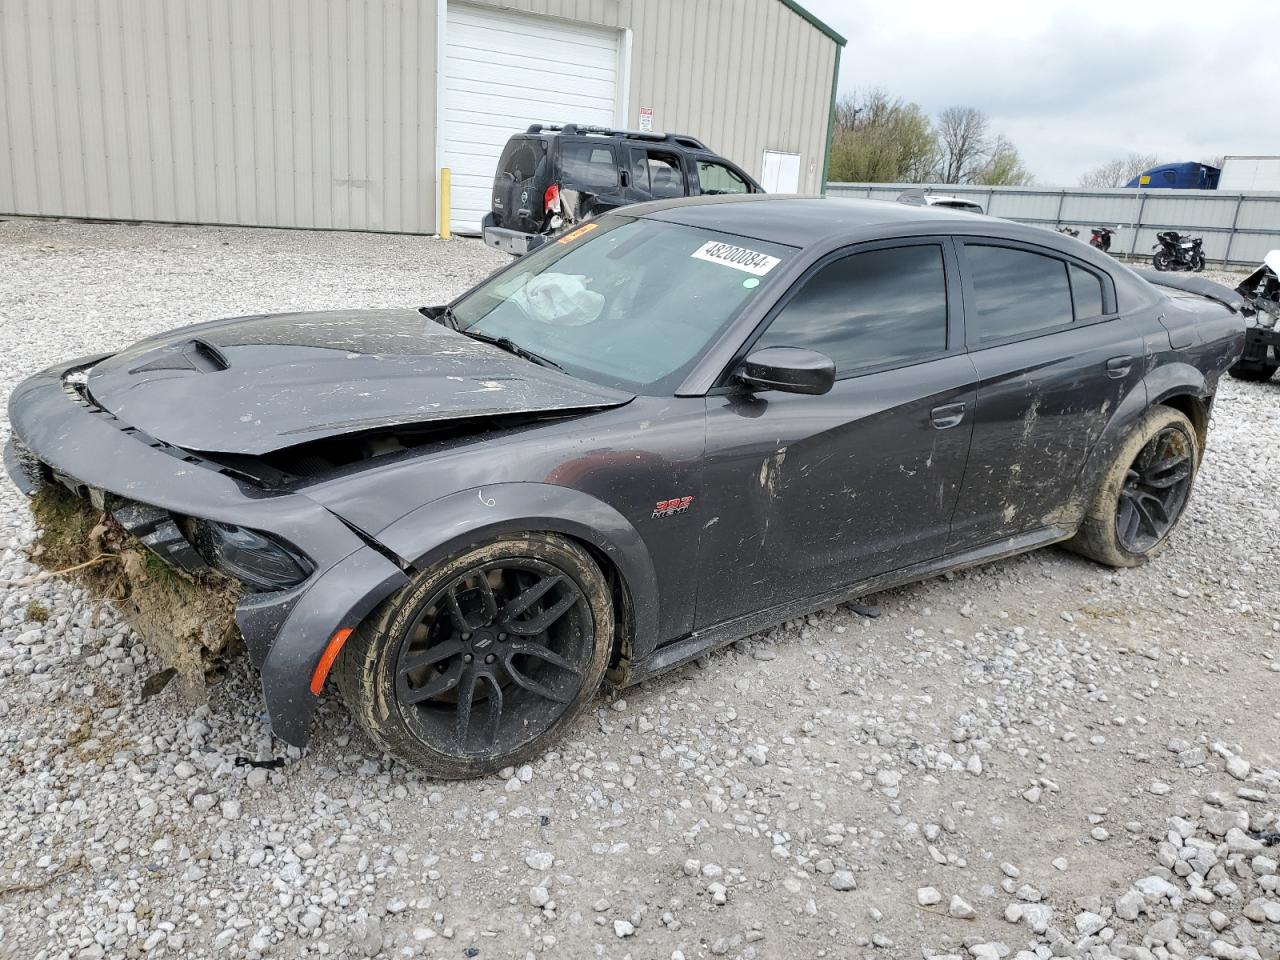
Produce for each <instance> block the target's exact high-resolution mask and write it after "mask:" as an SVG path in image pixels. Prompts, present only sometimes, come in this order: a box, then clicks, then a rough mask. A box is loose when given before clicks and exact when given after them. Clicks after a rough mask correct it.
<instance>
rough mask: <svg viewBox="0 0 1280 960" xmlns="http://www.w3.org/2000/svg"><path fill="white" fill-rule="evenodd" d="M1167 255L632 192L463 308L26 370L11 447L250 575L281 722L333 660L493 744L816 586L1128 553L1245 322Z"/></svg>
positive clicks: (452, 754) (242, 580)
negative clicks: (1051, 548)
mask: <svg viewBox="0 0 1280 960" xmlns="http://www.w3.org/2000/svg"><path fill="white" fill-rule="evenodd" d="M1161 283H1163V284H1166V285H1165V286H1155V285H1153V284H1152V283H1151V282H1148V280H1146V279H1144V278H1142V277H1140V276H1139V275H1138V274H1136V273H1135V272H1134V271H1132V270H1130V269H1128V268H1127V267H1125V266H1123V265H1121V264H1119V263H1117V262H1116V261H1114V260H1112V259H1110V258H1108V257H1107V256H1105V255H1104V254H1102V253H1100V252H1099V251H1096V250H1093V249H1092V248H1090V247H1089V246H1087V245H1085V244H1083V243H1080V242H1078V241H1076V240H1072V239H1070V238H1067V237H1062V236H1060V235H1058V234H1055V233H1052V232H1049V231H1046V230H1042V229H1038V228H1034V227H1027V226H1021V225H1018V224H1015V223H1010V222H1007V221H1003V220H997V219H991V218H987V217H982V216H974V215H972V214H965V213H953V212H949V211H945V210H942V209H939V208H937V207H911V206H905V205H901V204H893V203H882V202H874V201H850V200H835V199H817V198H814V199H802V198H788V197H745V198H737V197H735V198H728V197H723V198H698V199H691V200H678V201H669V202H660V203H652V204H643V205H639V206H633V207H628V208H626V209H625V210H624V211H622V212H620V213H617V214H611V215H607V216H604V217H602V218H601V219H598V220H595V221H591V222H588V223H586V224H584V225H582V226H580V227H578V228H576V229H575V230H573V231H572V232H570V233H568V234H566V235H565V236H563V237H561V238H559V239H558V240H556V241H555V242H553V243H550V244H547V245H546V246H545V247H543V248H541V249H539V250H538V251H536V252H535V253H533V254H531V255H529V256H528V257H525V258H523V259H520V260H518V261H515V262H513V263H512V264H510V265H509V266H507V267H506V268H504V269H502V270H500V271H498V272H497V273H495V274H493V275H492V276H491V277H490V278H489V279H487V280H485V281H484V282H483V283H481V284H480V285H478V286H477V287H475V288H474V289H473V290H471V291H469V292H468V293H466V294H464V295H463V296H461V297H459V298H458V299H457V300H455V301H454V302H453V303H450V304H448V305H438V306H430V307H424V308H422V309H411V308H406V309H404V310H368V311H354V310H353V311H336V312H327V313H303V314H283V315H272V316H255V317H241V318H236V319H230V320H219V321H215V322H212V323H203V324H198V325H195V326H190V327H185V328H182V329H180V330H175V331H173V332H171V333H167V334H163V335H161V336H157V337H152V338H150V339H147V340H144V341H142V342H140V343H137V344H135V345H133V346H131V347H128V348H126V349H123V350H121V351H120V352H118V353H114V354H110V355H107V356H94V357H85V358H81V359H78V360H73V361H70V362H67V363H63V364H61V365H59V366H57V367H54V368H52V369H49V370H46V371H44V372H42V373H38V374H36V375H35V376H33V377H31V378H30V379H28V380H26V381H25V382H24V383H22V384H21V385H20V386H19V387H18V388H17V389H16V390H15V391H14V392H13V394H12V397H11V399H10V403H9V416H10V420H11V423H12V428H13V437H12V439H11V441H10V444H9V446H8V448H7V450H6V452H5V462H6V465H7V466H8V469H9V472H10V474H11V475H12V476H13V478H14V480H15V482H16V483H17V484H18V485H19V486H20V487H22V488H23V489H24V490H25V491H27V492H35V491H36V490H37V489H38V488H39V487H40V485H42V484H59V485H61V486H63V487H65V488H66V489H68V490H70V491H72V492H73V493H74V494H76V495H78V496H80V497H83V498H85V499H86V500H89V501H91V502H92V503H93V504H95V505H96V506H98V507H100V508H101V509H104V510H105V511H107V512H109V513H111V514H112V515H113V516H114V517H115V518H116V519H117V520H118V521H119V522H120V523H121V524H123V525H124V526H125V527H126V528H127V529H128V530H129V531H130V533H132V534H133V535H134V536H136V537H137V539H138V540H140V541H141V542H142V543H143V544H145V545H146V547H147V548H149V549H150V550H151V551H153V552H154V553H155V554H157V555H158V556H159V557H160V558H161V559H163V560H164V561H166V562H167V563H168V564H170V565H171V566H173V567H175V568H178V569H180V570H183V571H187V572H189V573H191V574H192V575H194V576H197V577H207V576H210V575H213V576H225V577H229V578H232V579H234V580H235V581H238V582H239V584H240V585H241V588H242V590H243V593H242V598H241V599H240V601H239V604H238V606H237V608H236V621H237V624H238V626H239V628H240V631H241V632H242V634H243V635H244V638H245V640H246V641H247V646H248V649H249V653H250V656H251V657H252V660H253V662H254V664H255V665H256V667H257V668H258V670H259V671H260V672H261V677H262V687H263V693H264V695H265V699H266V706H267V710H268V713H269V715H270V718H271V725H272V728H273V730H274V732H275V733H276V734H277V735H278V736H280V737H281V738H283V739H284V740H285V741H287V742H289V743H293V744H299V745H300V744H303V743H305V742H306V740H307V737H308V730H309V726H310V721H311V718H312V714H313V711H314V709H315V705H316V703H317V700H318V697H319V696H320V695H321V694H322V693H323V689H324V687H325V684H326V682H327V680H329V679H330V677H332V679H334V680H335V681H336V684H337V687H338V688H339V690H340V691H341V693H342V695H343V697H344V698H345V699H346V702H347V703H348V705H349V707H350V709H351V711H352V713H353V714H354V715H355V716H356V717H357V718H358V719H359V720H360V722H361V723H362V724H363V725H364V727H365V729H366V730H367V731H368V733H369V735H370V737H371V738H372V739H373V741H374V742H375V743H376V744H377V745H378V746H379V747H381V748H384V749H386V750H388V751H391V752H393V753H395V754H397V755H398V756H400V757H402V758H404V759H405V760H407V761H410V762H412V763H415V764H417V765H418V766H420V767H421V768H422V769H424V770H426V771H427V772H429V773H431V774H433V775H439V776H448V777H456V776H469V775H476V774H480V773H484V772H487V771H492V770H496V769H498V768H500V767H503V766H507V765H509V764H513V763H518V762H521V761H522V760H524V759H525V758H528V757H531V756H534V755H536V754H537V753H538V752H540V751H543V750H545V749H547V747H548V746H549V745H550V744H552V743H553V742H554V741H555V739H556V738H557V737H559V736H560V735H561V734H562V732H563V731H564V730H565V728H566V726H567V725H568V724H570V723H571V722H572V721H573V720H574V718H575V717H576V716H577V715H578V714H579V713H581V712H582V711H583V710H584V709H585V708H586V706H587V705H588V704H589V703H590V701H591V699H592V697H593V696H594V694H595V693H596V691H597V689H598V688H599V686H600V684H601V683H602V682H603V681H604V680H605V679H606V677H608V678H609V680H611V681H612V682H613V683H616V684H619V685H626V684H633V683H636V682H638V681H641V680H644V679H645V678H648V677H651V676H654V675H655V674H657V673H660V672H662V671H664V670H667V669H670V668H672V667H675V666H677V665H679V664H682V663H685V662H686V661H689V660H690V659H692V658H695V657H698V656H700V655H702V654H704V653H706V652H707V651H708V650H710V649H712V648H715V647H718V646H720V645H722V644H725V643H728V642H730V641H732V640H735V639H737V638H739V637H742V636H744V635H746V634H749V633H752V632H753V631H757V630H761V629H763V628H766V627H768V626H770V625H772V624H776V623H778V622H780V621H782V620H785V619H788V618H791V617H795V616H797V615H800V614H803V613H805V612H807V611H811V610H814V609H816V608H820V607H824V606H828V605H830V604H833V603H838V602H840V601H842V600H845V599H848V598H852V597H856V596H858V595H862V594H867V593H869V592H872V591H876V590H882V589H884V588H886V587H890V586H893V585H898V584H903V583H908V582H910V581H915V580H920V579H922V578H925V577H931V576H934V575H936V574H938V573H940V572H942V571H945V570H949V569H953V568H956V567H961V566H966V565H971V564H974V563H979V562H982V561H987V560H993V559H996V558H999V557H1007V556H1009V555H1011V554H1016V553H1020V552H1022V551H1026V550H1032V549H1035V548H1037V547H1042V546H1045V545H1048V544H1052V543H1059V542H1065V544H1066V545H1067V546H1068V547H1069V548H1070V549H1073V550H1075V551H1077V552H1079V553H1082V554H1085V555H1086V556H1089V557H1092V558H1094V559H1095V560H1098V561H1100V562H1102V563H1104V564H1109V565H1112V566H1129V565H1134V564H1139V563H1142V562H1144V561H1145V560H1147V559H1148V558H1149V557H1150V556H1152V555H1153V554H1154V553H1156V551H1158V550H1160V549H1161V548H1162V547H1164V546H1165V544H1166V542H1167V541H1168V540H1169V538H1170V535H1171V533H1172V532H1173V531H1174V529H1175V527H1176V525H1177V522H1178V519H1179V517H1180V516H1181V514H1182V513H1183V511H1184V510H1185V508H1186V504H1187V500H1188V498H1189V497H1190V496H1191V490H1192V483H1193V481H1194V479H1195V475H1196V470H1197V467H1198V466H1199V464H1200V458H1201V453H1202V451H1203V449H1204V443H1205V433H1206V429H1207V427H1208V423H1209V414H1210V410H1211V407H1212V404H1213V400H1214V393H1215V391H1216V389H1217V385H1218V379H1219V377H1220V376H1221V374H1222V373H1223V372H1224V371H1225V370H1226V369H1227V368H1228V367H1229V366H1230V365H1231V364H1232V362H1233V361H1234V360H1235V358H1236V357H1237V356H1238V355H1239V354H1240V351H1241V348H1242V344H1243V338H1244V330H1245V326H1244V320H1243V317H1242V315H1241V311H1242V310H1243V309H1244V307H1243V306H1242V302H1241V301H1240V298H1239V297H1238V296H1236V295H1235V294H1234V293H1233V292H1231V291H1229V290H1227V289H1226V288H1224V287H1220V286H1217V285H1215V284H1211V283H1208V282H1207V281H1203V280H1195V281H1185V280H1178V279H1176V278H1173V279H1169V278H1163V277H1162V279H1161ZM1169 284H1173V286H1169Z"/></svg>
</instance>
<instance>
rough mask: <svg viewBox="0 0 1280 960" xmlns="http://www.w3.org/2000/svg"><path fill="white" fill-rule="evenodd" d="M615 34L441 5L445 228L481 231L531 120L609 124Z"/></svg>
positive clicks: (614, 108) (614, 92)
mask: <svg viewBox="0 0 1280 960" xmlns="http://www.w3.org/2000/svg"><path fill="white" fill-rule="evenodd" d="M620 36H621V34H620V32H619V31H616V30H602V29H599V28H597V27H586V26H579V25H577V24H571V23H563V22H561V21H559V20H551V19H549V18H547V17H530V16H525V15H523V14H516V13H508V12H506V11H503V10H481V9H479V8H476V7H467V6H460V5H456V4H453V3H450V4H449V5H448V9H447V13H446V23H445V35H444V69H443V71H442V73H443V76H442V78H441V83H442V84H443V86H442V88H441V91H440V94H441V120H442V122H441V124H440V131H439V135H440V137H441V145H440V163H441V166H445V167H448V168H449V169H450V170H451V171H452V175H453V193H452V206H453V216H452V217H451V220H452V227H453V229H454V230H455V231H457V232H459V233H479V232H480V218H481V217H483V216H484V215H485V214H486V213H488V212H489V202H490V199H491V194H492V191H493V175H494V172H495V171H496V170H497V166H498V158H499V157H500V156H501V154H502V148H503V147H504V146H505V145H506V142H507V139H508V138H509V137H510V136H511V135H512V134H515V133H523V132H524V130H525V129H526V128H527V127H528V126H529V124H531V123H579V124H594V125H598V126H602V127H611V126H614V125H615V124H616V123H617V121H616V119H615V118H616V117H617V116H618V113H619V110H618V107H619V104H618V100H619V97H618V57H619V47H618V41H619V37H620Z"/></svg>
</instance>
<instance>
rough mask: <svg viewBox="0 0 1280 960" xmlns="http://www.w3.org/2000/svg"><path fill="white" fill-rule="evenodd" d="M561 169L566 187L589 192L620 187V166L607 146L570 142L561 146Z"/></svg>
mask: <svg viewBox="0 0 1280 960" xmlns="http://www.w3.org/2000/svg"><path fill="white" fill-rule="evenodd" d="M560 168H561V170H562V171H563V177H564V182H565V185H566V186H568V187H571V188H578V189H587V190H597V191H598V190H607V189H610V188H612V187H616V186H617V185H618V166H617V164H616V163H615V162H614V159H613V148H612V147H610V146H608V145H607V144H602V143H590V142H587V141H581V140H580V141H577V142H575V141H572V140H571V141H569V142H568V143H562V144H560Z"/></svg>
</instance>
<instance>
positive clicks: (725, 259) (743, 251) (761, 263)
mask: <svg viewBox="0 0 1280 960" xmlns="http://www.w3.org/2000/svg"><path fill="white" fill-rule="evenodd" d="M690 256H692V257H694V258H696V259H698V260H709V261H711V262H712V263H719V264H721V265H723V266H726V267H733V269H735V270H744V271H746V272H747V273H753V274H755V275H756V276H757V277H763V276H764V275H765V274H766V273H768V272H769V271H770V270H772V269H773V268H774V267H776V266H777V265H778V264H780V263H781V262H782V261H781V260H779V259H778V258H777V257H771V256H769V255H768V254H767V253H759V252H758V251H755V250H748V249H747V248H746V247H735V246H734V245H733V244H731V243H720V242H719V241H717V240H709V241H707V242H706V243H704V244H703V245H702V246H700V247H699V248H698V249H697V250H695V251H693V253H691V254H690Z"/></svg>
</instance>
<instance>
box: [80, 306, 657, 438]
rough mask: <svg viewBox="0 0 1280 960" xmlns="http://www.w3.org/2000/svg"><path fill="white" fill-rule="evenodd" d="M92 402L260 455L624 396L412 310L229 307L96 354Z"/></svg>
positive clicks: (152, 431) (172, 434)
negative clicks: (257, 311) (232, 312)
mask: <svg viewBox="0 0 1280 960" xmlns="http://www.w3.org/2000/svg"><path fill="white" fill-rule="evenodd" d="M86 389H87V391H88V394H89V396H90V397H91V398H92V399H93V402H94V403H96V404H98V405H99V406H101V407H103V408H104V409H106V410H108V411H110V412H111V413H113V414H114V415H115V416H116V417H117V418H119V419H120V420H121V421H122V422H123V423H126V424H128V425H130V426H132V427H136V428H137V429H138V430H141V431H142V432H144V433H146V434H148V435H150V436H152V437H155V438H156V439H158V440H163V441H165V442H166V443H169V444H172V445H173V446H175V447H179V448H181V449H184V450H189V451H193V452H201V453H210V454H214V453H224V454H240V455H245V456H261V455H264V454H268V453H273V452H275V451H278V450H282V449H284V448H286V447H292V446H297V445H298V444H302V443H308V442H310V441H313V440H323V439H327V438H331V437H338V436H342V435H344V434H352V433H367V432H370V431H378V430H385V429H393V428H396V427H415V426H425V425H430V424H436V423H442V422H445V421H450V420H463V419H466V420H477V421H483V420H485V419H487V418H494V417H510V416H512V415H525V414H536V413H547V412H568V411H575V410H580V411H587V410H598V409H602V408H604V407H613V406H619V405H621V404H624V403H626V402H627V401H629V400H631V399H632V394H629V393H623V392H620V391H617V390H612V389H609V388H608V387H602V386H598V385H596V384H593V383H588V382H586V381H583V380H579V379H577V378H575V377H572V376H569V375H568V374H565V373H561V372H559V371H557V370H552V369H550V368H548V367H542V366H538V365H537V364H535V363H531V362H529V361H527V360H522V359H520V358H519V357H516V356H513V355H511V354H509V353H507V352H506V351H504V350H501V349H499V348H498V347H495V346H493V345H491V344H486V343H480V342H478V341H476V340H472V339H470V338H469V337H466V336H464V335H463V334H461V333H457V332H456V331H453V330H449V329H447V328H446V327H443V326H441V325H440V324H438V323H436V322H434V321H433V320H430V319H428V318H427V317H425V316H423V314H421V313H419V312H418V311H416V310H346V311H333V312H329V313H291V314H275V315H271V316H260V317H240V318H237V319H233V320H218V321H215V322H213V323H205V324H199V325H197V326H193V327H186V328H185V329H181V330H175V331H173V332H172V333H169V334H163V335H161V336H159V337H152V338H151V339H149V340H144V341H142V342H141V343H138V344H136V345H134V346H132V347H130V348H129V349H127V350H124V351H122V352H120V353H118V354H116V355H115V356H112V357H108V358H107V359H106V360H103V361H102V362H100V363H99V364H97V365H96V366H95V367H93V369H92V370H91V371H90V373H89V379H88V383H87V385H86Z"/></svg>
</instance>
